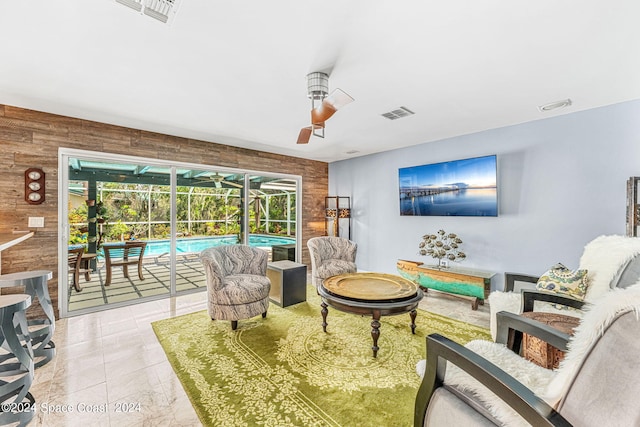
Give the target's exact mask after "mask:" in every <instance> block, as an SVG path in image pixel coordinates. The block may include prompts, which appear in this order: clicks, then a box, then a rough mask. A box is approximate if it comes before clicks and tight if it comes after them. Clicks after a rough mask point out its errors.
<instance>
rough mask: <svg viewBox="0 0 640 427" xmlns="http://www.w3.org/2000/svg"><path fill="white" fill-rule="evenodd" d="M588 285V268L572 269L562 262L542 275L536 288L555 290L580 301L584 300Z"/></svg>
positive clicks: (548, 290) (556, 292) (547, 290)
mask: <svg viewBox="0 0 640 427" xmlns="http://www.w3.org/2000/svg"><path fill="white" fill-rule="evenodd" d="M588 287H589V281H588V279H587V270H575V271H571V270H569V269H568V268H567V267H565V266H564V265H562V264H560V263H558V264H556V265H554V266H553V267H551V268H550V269H549V270H547V272H545V273H544V274H543V275H542V276H540V279H538V283H537V284H536V289H538V290H540V291H545V292H553V293H555V294H559V295H563V296H568V297H571V298H574V299H577V300H580V301H583V300H584V296H585V295H586V293H587V288H588Z"/></svg>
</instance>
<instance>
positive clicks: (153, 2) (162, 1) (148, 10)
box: [116, 0, 180, 24]
mask: <svg viewBox="0 0 640 427" xmlns="http://www.w3.org/2000/svg"><path fill="white" fill-rule="evenodd" d="M116 2H118V3H120V4H123V5H125V6H128V7H130V8H131V9H133V10H135V11H137V12H140V13H144V14H145V15H147V16H150V17H152V18H154V19H157V20H158V21H160V22H164V23H165V24H166V23H167V21H169V18H171V17H172V16H173V15H175V14H176V11H177V6H178V3H179V2H180V0H116Z"/></svg>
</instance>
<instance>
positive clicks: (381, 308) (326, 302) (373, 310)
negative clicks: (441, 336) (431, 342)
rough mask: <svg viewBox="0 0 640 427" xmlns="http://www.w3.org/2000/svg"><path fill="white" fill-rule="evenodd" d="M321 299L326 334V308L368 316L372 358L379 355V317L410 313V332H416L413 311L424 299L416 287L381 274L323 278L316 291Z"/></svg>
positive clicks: (411, 283) (409, 282) (414, 312)
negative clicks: (369, 318)
mask: <svg viewBox="0 0 640 427" xmlns="http://www.w3.org/2000/svg"><path fill="white" fill-rule="evenodd" d="M318 293H319V294H320V297H321V298H322V304H321V305H322V311H321V313H322V329H323V330H324V332H327V313H328V312H329V310H328V309H327V306H331V307H333V308H335V309H337V310H340V311H344V312H346V313H352V314H360V315H371V317H372V320H371V338H373V346H372V347H371V349H372V350H373V357H377V355H378V349H379V347H378V338H379V337H380V317H381V316H392V315H396V314H403V313H409V315H410V317H411V333H415V330H416V315H417V311H416V308H417V307H418V303H419V302H420V300H421V299H422V297H423V294H422V291H421V290H420V289H419V287H418V286H417V285H416V284H415V283H413V282H411V281H409V280H407V279H404V278H402V277H400V276H395V275H392V274H384V273H349V274H340V275H338V276H333V277H330V278H328V279H325V280H324V282H323V283H322V286H320V287H319V288H318Z"/></svg>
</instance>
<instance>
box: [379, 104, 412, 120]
mask: <svg viewBox="0 0 640 427" xmlns="http://www.w3.org/2000/svg"><path fill="white" fill-rule="evenodd" d="M412 114H415V113H414V112H413V111H411V110H409V109H408V108H407V107H398V108H397V109H395V110H392V111H389V112H388V113H384V114H382V116H383V117H386V118H387V119H389V120H395V119H401V118H403V117H407V116H410V115H412Z"/></svg>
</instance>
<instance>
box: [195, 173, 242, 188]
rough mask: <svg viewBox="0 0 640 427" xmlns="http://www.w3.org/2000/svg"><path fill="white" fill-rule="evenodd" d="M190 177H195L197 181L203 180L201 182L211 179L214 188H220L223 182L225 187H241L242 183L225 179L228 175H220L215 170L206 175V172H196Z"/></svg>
mask: <svg viewBox="0 0 640 427" xmlns="http://www.w3.org/2000/svg"><path fill="white" fill-rule="evenodd" d="M190 178H192V179H195V180H197V181H203V182H211V181H213V184H214V185H215V187H216V188H222V186H223V184H224V185H225V187H227V188H228V187H236V188H242V187H243V185H242V184H240V183H238V182H235V181H231V180H227V178H228V177H224V176H222V175H220V173H218V172H216V173H215V174H214V175H208V174H207V173H206V172H200V173H198V174H196V175H195V176H191V177H190Z"/></svg>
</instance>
